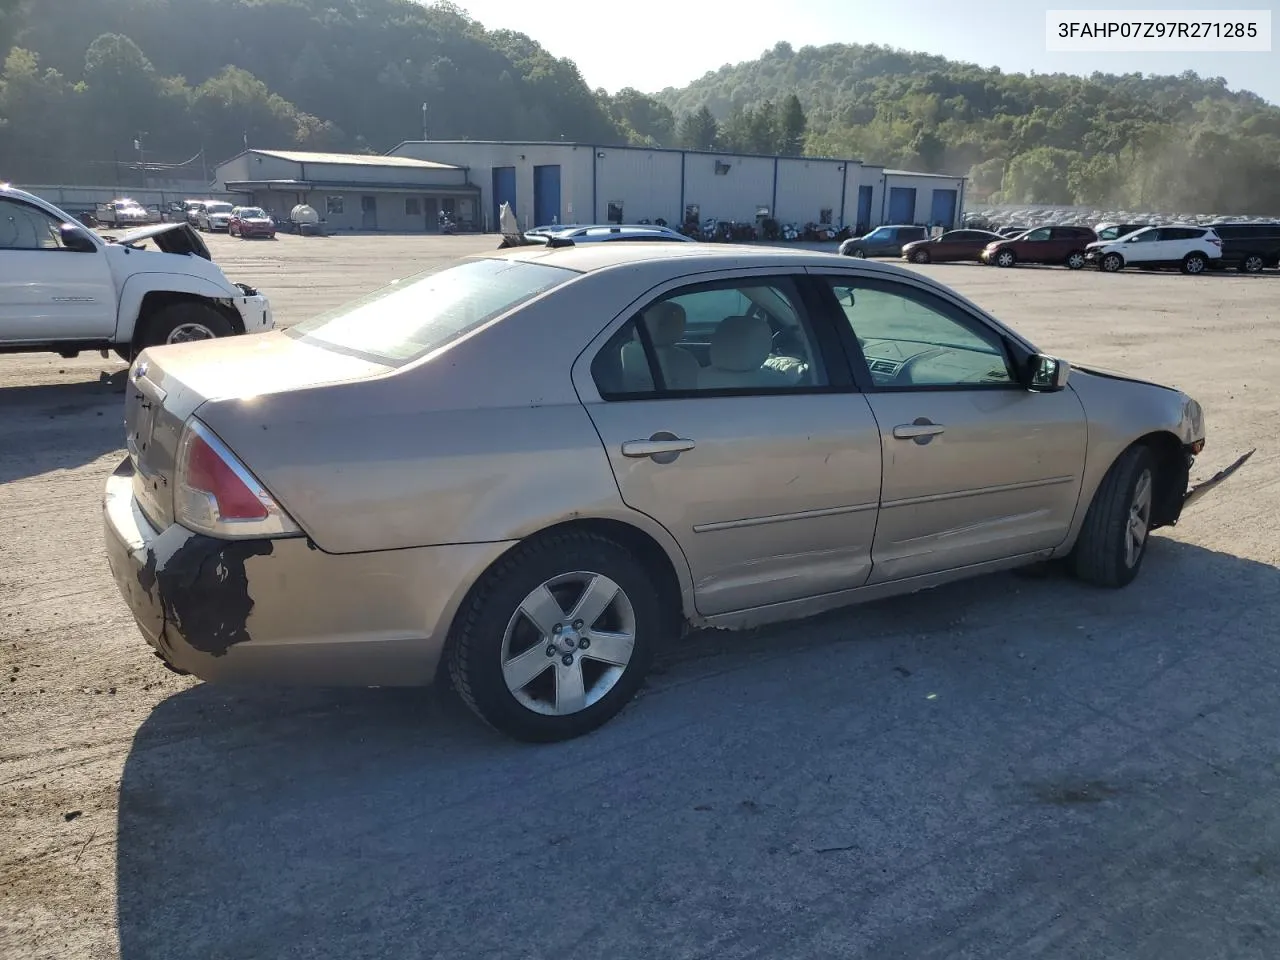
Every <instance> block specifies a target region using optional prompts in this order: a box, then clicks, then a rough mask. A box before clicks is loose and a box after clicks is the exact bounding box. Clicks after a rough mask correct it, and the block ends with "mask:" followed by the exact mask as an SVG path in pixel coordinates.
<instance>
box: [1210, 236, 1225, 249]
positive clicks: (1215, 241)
mask: <svg viewBox="0 0 1280 960" xmlns="http://www.w3.org/2000/svg"><path fill="white" fill-rule="evenodd" d="M1209 242H1210V243H1212V244H1213V245H1214V246H1215V247H1220V246H1222V241H1221V240H1219V239H1217V238H1216V237H1210V238H1209Z"/></svg>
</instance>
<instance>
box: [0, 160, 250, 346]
mask: <svg viewBox="0 0 1280 960" xmlns="http://www.w3.org/2000/svg"><path fill="white" fill-rule="evenodd" d="M148 241H149V242H151V243H153V244H154V245H155V247H156V249H155V250H150V249H146V243H147V242H148ZM51 252H52V253H55V254H56V255H51ZM271 326H272V317H271V307H270V304H269V303H268V302H267V298H266V297H264V296H263V295H262V294H260V293H258V291H256V290H254V289H253V288H252V287H249V286H247V285H245V284H242V283H232V282H231V281H230V280H228V279H227V277H226V275H225V274H224V273H223V272H222V270H221V269H220V268H219V267H218V265H217V264H215V263H214V262H213V261H212V259H211V258H210V256H209V248H208V247H206V246H205V243H204V240H203V239H201V237H200V235H199V234H197V233H196V232H195V231H194V230H193V229H192V228H191V227H190V226H189V225H188V224H185V223H167V224H159V225H157V226H151V227H142V228H139V229H136V230H130V231H127V232H124V233H121V234H119V235H118V236H116V237H115V239H114V240H113V241H108V240H107V239H105V238H103V237H100V236H98V235H97V234H96V233H94V232H93V231H92V230H88V229H86V228H85V227H83V226H82V225H80V224H77V223H75V222H74V221H73V220H72V217H71V216H70V215H69V214H67V213H66V212H64V211H62V210H60V209H58V208H57V207H55V206H54V205H53V204H51V203H48V202H47V201H45V200H42V199H41V198H40V197H37V196H35V195H34V194H30V193H26V192H24V191H22V190H16V189H14V188H12V187H6V186H3V185H0V353H30V352H37V351H39V352H44V351H49V352H52V353H58V354H61V355H62V356H64V357H74V356H76V355H77V354H78V353H79V352H80V351H81V350H102V351H103V352H104V353H105V352H106V351H107V350H115V351H116V352H117V353H118V354H120V355H121V356H123V357H126V358H129V357H132V356H133V355H134V354H136V353H137V352H138V351H139V350H142V349H144V348H146V347H150V346H155V345H157V344H163V343H179V342H185V341H188V340H201V339H211V338H214V337H225V336H230V335H231V334H236V333H254V332H258V331H262V330H269V329H271Z"/></svg>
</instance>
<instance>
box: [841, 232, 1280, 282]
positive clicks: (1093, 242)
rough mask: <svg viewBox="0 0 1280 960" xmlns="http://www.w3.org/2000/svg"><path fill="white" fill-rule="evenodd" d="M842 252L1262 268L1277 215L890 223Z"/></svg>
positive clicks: (1103, 266) (1275, 245)
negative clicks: (1026, 223) (1003, 224)
mask: <svg viewBox="0 0 1280 960" xmlns="http://www.w3.org/2000/svg"><path fill="white" fill-rule="evenodd" d="M840 252H841V253H842V254H844V255H845V256H851V257H885V256H888V257H901V258H902V259H904V260H908V261H910V262H912V263H946V262H957V261H965V260H968V261H974V262H978V263H985V264H989V265H993V266H997V267H1004V268H1006V269H1007V268H1009V267H1015V266H1018V265H1019V264H1026V263H1033V264H1053V265H1061V266H1065V267H1067V268H1068V269H1071V270H1080V269H1083V268H1084V267H1086V266H1094V267H1097V268H1098V269H1099V270H1102V271H1104V272H1106V273H1115V272H1117V271H1120V270H1124V269H1125V268H1126V267H1136V268H1138V269H1144V270H1154V269H1161V268H1176V269H1180V270H1182V271H1183V272H1184V273H1189V274H1199V273H1203V272H1204V271H1206V270H1211V269H1226V268H1234V269H1237V270H1239V271H1241V272H1242V273H1260V272H1261V271H1262V270H1265V269H1267V268H1275V267H1277V266H1280V222H1275V223H1265V222H1264V223H1259V222H1247V223H1244V222H1228V223H1214V224H1207V225H1205V224H1195V223H1167V224H1149V223H1105V224H1099V225H1098V226H1096V227H1088V226H1080V225H1076V224H1061V225H1049V226H1039V227H1034V228H1032V229H1029V230H1019V229H1018V228H1013V229H1006V230H1004V231H1001V232H995V231H991V230H978V229H973V228H964V229H960V230H951V231H948V232H946V233H943V234H940V235H938V236H929V231H928V229H927V228H926V227H920V226H910V225H891V226H883V227H877V228H876V229H875V230H873V231H871V232H870V233H868V234H867V235H866V236H863V237H854V238H851V239H849V240H846V241H845V242H844V243H843V244H841V246H840Z"/></svg>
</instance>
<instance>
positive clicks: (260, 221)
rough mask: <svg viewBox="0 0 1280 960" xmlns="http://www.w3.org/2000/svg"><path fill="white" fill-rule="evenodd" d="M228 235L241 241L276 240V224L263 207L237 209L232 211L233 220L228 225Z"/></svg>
mask: <svg viewBox="0 0 1280 960" xmlns="http://www.w3.org/2000/svg"><path fill="white" fill-rule="evenodd" d="M227 233H228V234H229V235H230V236H233V237H239V238H240V239H241V240H247V239H248V238H249V237H266V238H267V239H268V240H274V239H275V238H276V222H275V220H273V219H271V216H270V215H269V214H268V213H267V211H265V210H263V209H262V208H261V207H236V208H235V209H234V210H232V211H231V220H230V221H229V222H228V223H227Z"/></svg>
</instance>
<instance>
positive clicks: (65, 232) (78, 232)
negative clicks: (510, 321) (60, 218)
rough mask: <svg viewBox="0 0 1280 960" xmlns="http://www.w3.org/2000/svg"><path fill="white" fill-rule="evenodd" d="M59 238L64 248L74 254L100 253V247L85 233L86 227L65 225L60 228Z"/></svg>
mask: <svg viewBox="0 0 1280 960" xmlns="http://www.w3.org/2000/svg"><path fill="white" fill-rule="evenodd" d="M58 238H59V239H60V240H61V241H62V246H63V248H64V249H66V250H70V251H71V252H72V253H97V251H98V245H97V244H96V243H94V242H93V239H92V238H91V237H90V236H89V234H88V233H86V232H85V229H84V227H80V226H77V225H76V224H74V223H64V224H63V225H62V226H61V227H59V228H58Z"/></svg>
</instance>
